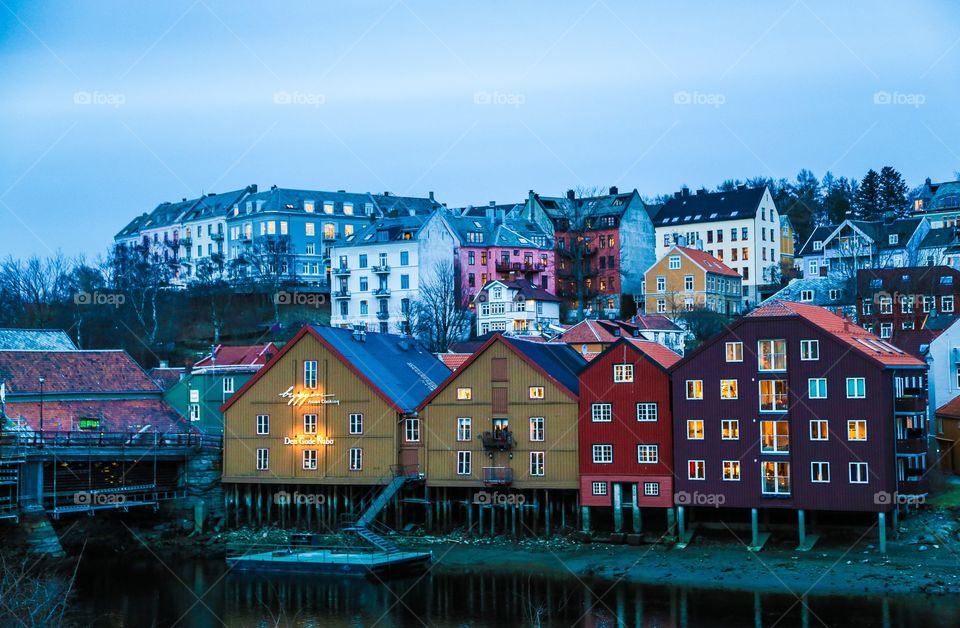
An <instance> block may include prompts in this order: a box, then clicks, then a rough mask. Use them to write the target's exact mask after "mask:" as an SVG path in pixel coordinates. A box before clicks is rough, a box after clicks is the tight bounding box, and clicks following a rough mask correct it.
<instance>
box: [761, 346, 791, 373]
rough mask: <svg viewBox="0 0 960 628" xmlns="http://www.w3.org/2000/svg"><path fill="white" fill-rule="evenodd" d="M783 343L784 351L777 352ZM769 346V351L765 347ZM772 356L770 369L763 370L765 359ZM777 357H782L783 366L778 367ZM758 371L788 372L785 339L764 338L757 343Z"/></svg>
mask: <svg viewBox="0 0 960 628" xmlns="http://www.w3.org/2000/svg"><path fill="white" fill-rule="evenodd" d="M778 343H783V351H781V352H778V351H777V350H776V347H777V344H778ZM765 345H769V351H766V350H764V346H765ZM768 354H769V356H770V368H763V357H764V356H765V355H768ZM777 356H782V360H783V366H782V368H778V367H777ZM757 370H758V371H760V372H761V373H782V372H783V371H786V370H787V341H786V339H784V338H764V339H762V340H758V341H757Z"/></svg>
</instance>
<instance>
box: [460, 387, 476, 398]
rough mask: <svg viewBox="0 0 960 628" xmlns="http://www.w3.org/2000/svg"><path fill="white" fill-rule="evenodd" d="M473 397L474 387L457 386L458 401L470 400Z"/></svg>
mask: <svg viewBox="0 0 960 628" xmlns="http://www.w3.org/2000/svg"><path fill="white" fill-rule="evenodd" d="M471 399H473V389H472V388H457V401H470V400H471Z"/></svg>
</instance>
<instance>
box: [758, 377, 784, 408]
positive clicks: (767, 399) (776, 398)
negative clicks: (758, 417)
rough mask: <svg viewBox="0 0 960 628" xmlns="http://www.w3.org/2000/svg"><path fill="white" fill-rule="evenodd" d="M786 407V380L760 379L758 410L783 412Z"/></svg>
mask: <svg viewBox="0 0 960 628" xmlns="http://www.w3.org/2000/svg"><path fill="white" fill-rule="evenodd" d="M786 409H787V380H785V379H761V380H760V412H785V411H786Z"/></svg>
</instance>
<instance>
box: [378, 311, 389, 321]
mask: <svg viewBox="0 0 960 628" xmlns="http://www.w3.org/2000/svg"><path fill="white" fill-rule="evenodd" d="M377 318H378V319H379V320H381V321H386V320H390V312H377Z"/></svg>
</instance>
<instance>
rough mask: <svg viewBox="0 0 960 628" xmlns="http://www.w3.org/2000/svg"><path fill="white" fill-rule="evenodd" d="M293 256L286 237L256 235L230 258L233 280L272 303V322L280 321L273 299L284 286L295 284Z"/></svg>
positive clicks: (276, 301) (277, 307)
mask: <svg viewBox="0 0 960 628" xmlns="http://www.w3.org/2000/svg"><path fill="white" fill-rule="evenodd" d="M295 266H296V255H295V251H294V247H293V243H292V242H291V240H290V236H278V237H268V238H260V239H259V240H257V241H256V242H254V243H252V244H250V245H248V246H247V247H246V248H245V249H244V250H243V251H242V252H241V253H240V256H239V257H238V258H237V259H235V260H234V261H233V266H232V268H231V274H232V275H233V279H234V281H235V282H236V283H239V284H242V283H247V284H248V285H249V286H250V287H252V288H253V289H255V290H258V291H260V292H261V293H263V294H264V295H266V296H267V297H268V298H269V300H270V303H271V304H272V306H273V321H274V322H275V323H279V322H280V304H279V300H278V299H277V293H279V292H280V291H281V290H282V289H283V288H284V287H285V286H288V285H291V284H294V283H296V281H297V275H296V268H295Z"/></svg>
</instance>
